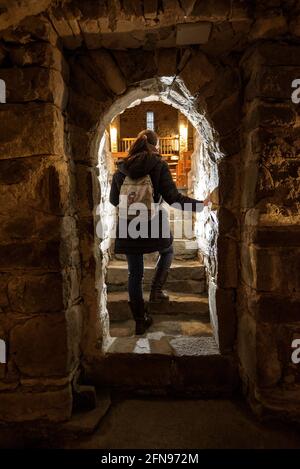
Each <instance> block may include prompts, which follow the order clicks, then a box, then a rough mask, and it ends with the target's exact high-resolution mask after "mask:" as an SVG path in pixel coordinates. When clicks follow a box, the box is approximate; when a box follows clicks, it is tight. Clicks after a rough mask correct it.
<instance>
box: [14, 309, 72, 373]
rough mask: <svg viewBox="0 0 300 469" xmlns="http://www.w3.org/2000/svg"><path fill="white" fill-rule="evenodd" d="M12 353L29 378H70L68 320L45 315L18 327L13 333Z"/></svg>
mask: <svg viewBox="0 0 300 469" xmlns="http://www.w3.org/2000/svg"><path fill="white" fill-rule="evenodd" d="M9 353H10V356H11V357H13V359H14V361H15V363H16V365H17V367H18V369H19V371H20V372H21V373H23V374H25V375H27V376H30V377H41V376H45V377H51V376H64V375H66V374H67V373H68V371H69V370H68V359H69V356H68V355H69V354H68V343H67V324H66V321H65V318H64V316H61V315H50V316H49V315H43V316H38V317H34V318H31V319H28V320H27V321H26V322H24V323H23V324H19V325H16V326H15V327H14V328H13V329H12V331H11V333H10V352H9Z"/></svg>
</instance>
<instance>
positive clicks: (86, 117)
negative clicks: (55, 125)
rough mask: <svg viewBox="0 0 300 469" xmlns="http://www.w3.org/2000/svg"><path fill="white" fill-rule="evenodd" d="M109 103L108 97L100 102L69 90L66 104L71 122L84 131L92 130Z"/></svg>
mask: <svg viewBox="0 0 300 469" xmlns="http://www.w3.org/2000/svg"><path fill="white" fill-rule="evenodd" d="M111 103H112V101H111V99H110V98H108V99H107V100H106V101H104V102H101V103H100V102H99V101H96V100H95V99H93V98H91V97H90V96H83V95H81V94H79V93H76V92H75V91H73V90H71V91H70V95H69V106H68V108H69V115H70V119H71V124H75V126H78V127H80V128H82V129H83V130H85V131H90V132H91V131H94V130H95V129H96V128H97V125H98V124H99V121H100V117H101V115H102V114H103V113H104V112H106V111H107V110H108V109H109V107H110V105H111Z"/></svg>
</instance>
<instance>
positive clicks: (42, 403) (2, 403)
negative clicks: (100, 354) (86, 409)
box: [0, 385, 72, 422]
mask: <svg viewBox="0 0 300 469" xmlns="http://www.w3.org/2000/svg"><path fill="white" fill-rule="evenodd" d="M71 413H72V389H71V385H69V386H67V387H65V388H63V389H59V390H55V391H49V392H48V391H47V392H22V391H17V392H1V393H0V420H3V421H5V422H26V421H34V420H46V421H50V422H62V421H64V420H68V419H69V418H70V417H71Z"/></svg>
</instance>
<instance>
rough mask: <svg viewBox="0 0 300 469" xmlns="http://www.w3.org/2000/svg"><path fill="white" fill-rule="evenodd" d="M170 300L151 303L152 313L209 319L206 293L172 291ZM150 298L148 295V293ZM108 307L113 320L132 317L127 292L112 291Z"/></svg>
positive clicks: (109, 295)
mask: <svg viewBox="0 0 300 469" xmlns="http://www.w3.org/2000/svg"><path fill="white" fill-rule="evenodd" d="M169 296H170V301H166V302H164V303H151V304H150V311H151V314H154V315H155V314H172V315H174V316H176V315H179V314H181V315H186V316H189V317H193V318H197V319H202V320H207V321H208V320H209V306H208V298H207V296H206V295H194V294H190V293H176V294H175V293H172V292H170V294H169ZM145 299H146V300H148V295H146V298H145ZM107 309H108V313H109V318H110V321H111V322H114V321H126V320H127V319H131V318H132V314H131V311H130V308H129V305H128V294H127V292H112V293H109V294H108V297H107Z"/></svg>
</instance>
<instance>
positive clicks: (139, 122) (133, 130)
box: [120, 102, 178, 138]
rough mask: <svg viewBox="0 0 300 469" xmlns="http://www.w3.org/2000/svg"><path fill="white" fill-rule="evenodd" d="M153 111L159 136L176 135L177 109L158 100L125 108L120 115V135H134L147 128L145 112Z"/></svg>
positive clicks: (124, 136)
mask: <svg viewBox="0 0 300 469" xmlns="http://www.w3.org/2000/svg"><path fill="white" fill-rule="evenodd" d="M147 111H152V112H153V113H154V125H155V131H156V132H157V133H158V134H159V136H160V137H173V136H174V135H178V111H177V109H174V108H173V107H171V106H168V105H167V104H164V103H160V102H150V103H141V104H140V105H139V106H135V107H133V108H130V109H127V110H126V111H125V112H124V113H123V114H121V116H120V137H121V138H126V137H136V136H137V134H138V133H139V132H140V131H141V130H144V129H146V128H147V125H146V113H147Z"/></svg>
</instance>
